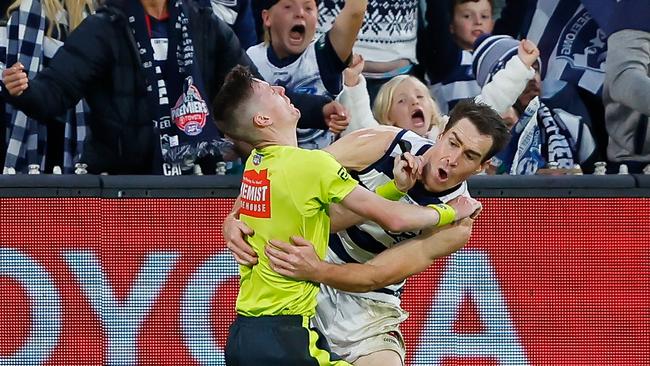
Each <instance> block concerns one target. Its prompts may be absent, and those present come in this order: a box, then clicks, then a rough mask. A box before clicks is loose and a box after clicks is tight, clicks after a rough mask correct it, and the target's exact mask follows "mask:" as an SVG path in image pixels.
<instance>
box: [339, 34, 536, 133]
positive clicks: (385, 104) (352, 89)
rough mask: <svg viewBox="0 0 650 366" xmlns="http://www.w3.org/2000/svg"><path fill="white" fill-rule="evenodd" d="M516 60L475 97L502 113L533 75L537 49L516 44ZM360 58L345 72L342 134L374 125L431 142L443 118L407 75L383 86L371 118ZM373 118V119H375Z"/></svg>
mask: <svg viewBox="0 0 650 366" xmlns="http://www.w3.org/2000/svg"><path fill="white" fill-rule="evenodd" d="M516 51H517V54H518V57H512V59H510V60H509V61H508V62H507V63H506V65H505V67H504V69H503V70H499V71H498V72H497V73H496V74H495V76H494V78H493V80H491V81H490V82H489V83H487V84H486V85H485V86H484V87H483V88H482V90H481V94H480V95H479V96H477V97H476V98H475V100H476V101H477V102H483V103H485V104H487V105H489V106H491V107H492V109H494V110H496V111H497V112H498V113H499V114H504V113H506V112H507V111H508V108H509V107H510V106H511V105H512V104H513V103H514V102H515V100H516V99H517V98H518V97H519V95H520V94H521V92H522V91H523V90H524V88H525V87H526V83H527V82H528V80H530V79H531V78H533V76H534V75H535V72H534V70H533V68H532V65H533V64H534V63H535V62H536V60H537V58H538V57H539V51H538V50H537V47H535V45H534V44H533V43H532V42H530V41H520V42H519V46H518V47H517V48H516ZM362 63H363V58H361V57H360V56H359V55H355V59H354V62H353V64H352V66H351V67H349V68H348V69H346V71H345V89H344V91H343V93H341V95H340V101H341V103H342V104H343V105H344V106H346V107H347V108H348V110H350V111H352V112H353V114H352V116H351V118H350V126H349V127H348V129H347V130H346V131H345V133H346V134H347V133H349V132H352V131H354V130H357V129H360V128H364V127H372V126H375V125H376V124H377V123H379V124H383V125H390V126H397V127H400V128H404V129H408V130H411V131H413V132H415V133H417V134H418V135H420V136H424V137H427V138H429V139H431V140H436V139H437V138H438V135H439V132H440V131H443V130H444V127H445V123H446V119H447V116H442V115H441V114H440V111H439V108H438V106H437V104H436V103H435V101H434V100H433V99H432V98H431V96H430V95H429V93H428V90H427V87H426V86H425V85H424V84H423V83H422V82H421V81H419V80H418V79H417V78H415V77H413V76H408V75H400V76H396V77H394V78H393V79H392V80H390V81H389V82H388V83H386V84H384V86H382V88H381V89H380V91H379V94H378V95H377V99H375V103H374V117H373V114H372V113H371V112H370V110H369V107H368V105H369V103H368V93H367V91H366V89H365V79H364V78H363V76H362V75H360V74H361V70H362V68H363V65H362ZM375 119H376V120H375Z"/></svg>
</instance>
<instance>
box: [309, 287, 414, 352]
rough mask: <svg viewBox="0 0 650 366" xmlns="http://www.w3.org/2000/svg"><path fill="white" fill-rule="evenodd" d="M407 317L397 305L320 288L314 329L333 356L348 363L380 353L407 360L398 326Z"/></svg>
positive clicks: (328, 288)
mask: <svg viewBox="0 0 650 366" xmlns="http://www.w3.org/2000/svg"><path fill="white" fill-rule="evenodd" d="M406 318H408V313H407V312H406V311H404V310H403V309H402V308H400V307H399V306H398V305H394V304H389V303H386V302H382V301H376V300H372V299H366V298H363V297H359V296H354V295H351V294H349V293H346V292H341V291H338V290H336V289H333V288H330V287H327V286H323V285H321V287H320V292H319V293H318V307H317V308H316V316H315V317H314V319H313V325H314V326H315V327H316V328H318V330H319V331H321V333H323V335H324V336H325V338H327V341H328V342H329V345H330V347H331V349H332V352H334V353H336V354H338V355H339V356H341V357H342V358H343V359H344V360H346V361H347V362H354V361H356V360H357V359H358V358H359V357H361V356H366V355H369V354H371V353H374V352H377V351H383V350H391V351H395V352H397V354H399V355H400V357H401V358H402V364H404V359H405V356H406V348H405V346H404V338H403V337H402V333H401V332H400V330H399V325H400V324H401V323H402V322H403V321H405V320H406Z"/></svg>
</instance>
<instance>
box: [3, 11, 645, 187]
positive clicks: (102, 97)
mask: <svg viewBox="0 0 650 366" xmlns="http://www.w3.org/2000/svg"><path fill="white" fill-rule="evenodd" d="M648 10H650V1H649V0H625V1H617V2H613V1H609V2H605V3H603V2H599V1H596V0H549V1H536V0H526V1H509V0H444V1H443V0H427V1H419V0H404V1H388V0H358V1H349V0H348V1H344V0H321V1H318V0H280V1H277V0H228V1H225V0H212V1H208V0H141V1H128V0H15V1H11V2H7V4H6V5H4V6H3V9H2V26H1V27H0V67H1V68H2V69H3V72H2V75H3V80H2V81H3V82H2V84H0V88H1V94H2V98H3V99H2V103H0V105H1V106H2V107H1V108H2V109H1V110H0V118H1V120H2V123H3V126H2V128H0V160H1V161H2V166H3V173H5V174H8V173H9V174H10V173H14V172H15V173H27V172H30V171H32V172H34V171H40V172H43V173H51V172H52V171H53V170H58V169H57V167H60V168H61V169H62V171H63V173H74V172H75V167H77V168H78V167H79V166H80V165H81V166H83V167H85V168H87V169H82V171H86V170H87V171H88V172H90V173H96V174H99V173H109V174H164V175H181V174H196V173H197V172H198V171H201V172H203V173H205V174H214V173H215V172H217V171H218V169H217V168H216V167H217V165H218V163H220V162H226V163H227V166H228V167H229V168H230V171H233V172H234V171H236V170H237V167H241V163H240V162H241V158H245V157H246V156H247V155H248V153H250V151H251V147H250V146H248V145H247V144H246V143H245V142H243V141H237V140H233V139H231V137H230V136H226V135H224V134H223V131H221V130H220V129H218V128H217V125H216V124H215V123H214V121H213V116H214V115H215V111H211V110H210V105H211V104H212V100H213V99H214V98H215V96H216V95H217V93H218V91H219V89H220V87H221V85H222V83H223V81H224V77H225V75H226V74H227V73H228V71H230V70H231V69H232V67H233V66H235V65H237V64H241V65H245V66H248V67H249V68H250V70H251V71H252V73H253V74H254V75H256V77H258V78H260V79H263V80H266V81H268V82H269V83H271V84H273V85H281V86H283V87H285V88H286V89H287V93H288V94H289V95H290V97H291V99H292V101H294V103H295V104H296V106H297V107H298V108H299V109H300V111H301V115H302V117H301V119H300V122H299V124H298V128H297V131H296V133H297V137H298V143H299V145H300V146H301V147H304V148H309V149H322V148H324V147H326V146H328V145H330V144H331V143H332V142H334V141H336V140H337V139H339V138H340V137H341V136H342V135H346V134H348V133H350V132H352V131H354V130H355V129H359V128H362V127H369V126H372V125H375V124H388V125H394V126H398V127H401V128H406V129H410V130H413V131H415V132H416V133H418V134H419V135H421V136H426V137H428V138H431V139H433V140H435V139H436V138H437V137H438V133H439V132H440V131H443V130H444V127H445V123H446V120H447V117H446V115H447V114H449V113H451V111H452V110H453V108H454V106H455V105H456V104H457V103H458V102H459V101H460V100H463V99H468V98H472V99H475V100H477V101H482V102H484V103H486V104H488V105H490V106H491V107H493V108H494V109H495V110H496V111H497V112H499V114H500V115H501V117H502V118H503V119H504V121H506V122H507V124H508V126H509V127H510V129H511V133H512V136H513V138H512V140H511V141H510V143H509V144H508V145H507V146H506V147H505V148H504V149H503V150H502V151H501V152H499V153H498V154H497V155H495V156H494V157H493V158H492V160H491V163H490V164H489V166H488V167H487V169H485V172H486V173H488V174H536V173H539V172H541V171H540V169H545V168H556V167H557V168H566V169H569V170H571V171H576V168H577V167H580V169H581V170H582V171H584V172H585V173H591V172H593V170H594V164H595V163H596V162H601V161H604V162H607V166H608V172H609V173H615V172H618V171H619V169H621V170H625V169H622V167H620V165H621V164H625V168H627V169H626V170H627V171H628V172H631V173H641V172H647V173H650V165H649V164H650V133H648V132H647V128H648V120H649V116H650V77H649V69H650V21H648V20H647V16H645V14H647V13H648ZM495 96H496V97H495ZM77 171H79V169H77Z"/></svg>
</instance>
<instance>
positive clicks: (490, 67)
mask: <svg viewBox="0 0 650 366" xmlns="http://www.w3.org/2000/svg"><path fill="white" fill-rule="evenodd" d="M518 44H519V42H518V41H517V40H515V39H513V38H512V37H510V36H484V37H481V38H479V39H478V40H477V47H476V49H475V51H474V52H475V55H474V63H473V68H474V73H475V74H476V80H477V82H478V83H479V85H481V86H484V85H486V83H488V82H489V81H490V80H492V78H493V76H494V75H495V73H496V72H497V71H499V70H500V69H501V68H502V67H503V65H504V64H505V63H506V62H508V60H510V59H511V58H512V57H513V56H514V55H515V53H516V52H517V51H516V50H517V47H518ZM540 67H541V61H540V60H537V62H535V63H534V64H533V68H534V69H535V77H534V78H533V79H531V80H530V81H529V82H528V85H527V86H526V88H525V90H524V91H523V92H522V93H521V95H520V96H519V98H518V99H517V101H516V102H515V104H514V106H513V107H514V111H515V112H516V118H517V122H516V123H515V124H514V126H513V127H512V129H511V132H512V140H511V141H510V143H509V144H508V146H507V147H506V148H505V149H504V150H502V151H501V152H500V153H498V154H497V155H496V156H495V158H493V159H492V160H493V165H494V167H495V169H493V172H496V173H506V174H508V173H510V174H535V173H536V172H537V170H538V169H539V168H543V167H545V166H546V164H547V163H548V162H557V163H558V165H559V167H560V168H569V169H570V168H573V167H574V165H575V164H576V163H580V164H582V165H585V163H588V162H592V161H593V159H594V157H595V155H596V142H595V140H594V138H593V135H592V132H591V127H590V123H589V118H588V114H587V111H586V108H585V107H584V105H582V104H581V103H580V99H579V98H578V97H577V95H576V94H575V90H574V89H573V88H572V86H571V85H568V84H563V85H562V86H563V88H561V89H560V90H558V91H555V90H554V91H553V93H552V95H547V96H544V99H543V100H542V101H540V95H541V94H542V83H541V78H540V72H539V70H540ZM571 92H573V94H571ZM549 94H551V93H549ZM571 103H574V105H572V104H571ZM570 111H571V112H570ZM510 112H512V110H511V111H510ZM572 112H574V113H575V114H574V113H572Z"/></svg>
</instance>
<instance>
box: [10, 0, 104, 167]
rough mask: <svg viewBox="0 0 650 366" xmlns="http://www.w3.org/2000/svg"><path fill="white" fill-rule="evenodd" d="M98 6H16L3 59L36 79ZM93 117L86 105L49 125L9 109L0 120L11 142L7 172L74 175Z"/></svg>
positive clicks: (43, 1) (52, 1)
mask: <svg viewBox="0 0 650 366" xmlns="http://www.w3.org/2000/svg"><path fill="white" fill-rule="evenodd" d="M95 5H96V4H95V2H94V1H93V0H15V1H14V2H13V3H12V4H11V5H10V6H9V9H8V10H7V15H8V22H7V40H6V49H5V50H3V51H4V52H0V58H2V61H3V63H5V64H6V65H13V64H14V63H16V62H20V63H22V64H23V65H24V66H25V71H26V72H27V73H28V77H29V78H33V77H34V76H35V75H36V74H37V73H38V72H39V71H41V70H42V69H43V68H44V67H45V66H47V64H48V62H49V60H50V58H52V57H53V56H54V54H55V53H56V51H57V50H58V49H59V47H61V46H62V45H63V42H65V39H66V37H67V36H68V35H69V34H70V32H72V31H73V30H74V29H75V28H76V27H77V26H78V25H79V24H80V23H81V21H82V20H83V19H84V18H85V17H86V16H87V15H88V14H90V13H92V12H94V9H95ZM87 114H88V108H87V106H86V105H85V104H84V103H83V101H81V102H79V103H78V104H77V105H76V107H75V108H73V109H71V110H69V111H68V112H67V113H65V114H64V115H61V116H52V118H50V119H49V120H35V119H32V118H29V117H27V116H26V115H25V114H24V113H23V112H21V111H20V110H18V109H16V108H14V107H13V106H12V105H10V104H6V105H5V114H4V115H3V116H0V118H1V120H2V121H3V122H4V125H5V126H7V139H8V142H7V151H6V158H5V160H4V171H5V172H6V171H8V170H11V169H13V170H15V171H16V172H23V173H25V172H27V170H28V166H29V165H32V164H37V165H38V166H39V170H40V171H47V172H51V171H52V168H53V167H54V166H55V165H58V166H63V170H64V171H65V172H66V173H72V172H73V170H74V159H75V157H77V156H79V155H80V154H81V151H82V146H83V141H84V140H85V138H86V124H87Z"/></svg>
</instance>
